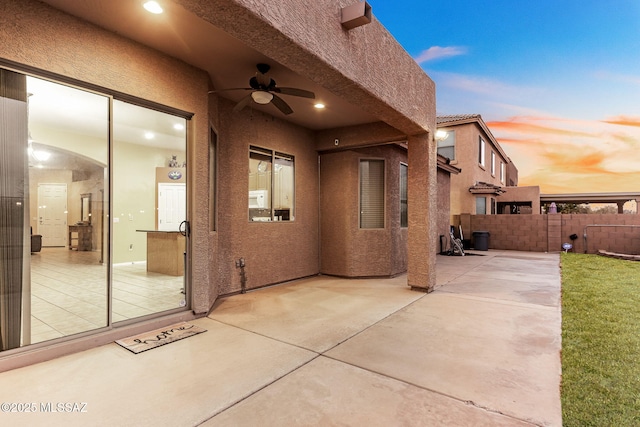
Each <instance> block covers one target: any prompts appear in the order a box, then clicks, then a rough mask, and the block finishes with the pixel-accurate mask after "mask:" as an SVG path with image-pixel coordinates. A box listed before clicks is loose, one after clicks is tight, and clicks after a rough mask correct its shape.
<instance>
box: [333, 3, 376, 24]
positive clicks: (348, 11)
mask: <svg viewBox="0 0 640 427" xmlns="http://www.w3.org/2000/svg"><path fill="white" fill-rule="evenodd" d="M341 12H342V17H341V18H342V19H341V22H340V23H341V24H342V27H343V28H344V29H345V30H352V29H354V28H356V27H360V26H362V25H365V24H368V23H370V22H371V6H370V5H369V3H367V2H366V1H363V2H358V3H355V4H352V5H351V6H347V7H343V8H342V9H341Z"/></svg>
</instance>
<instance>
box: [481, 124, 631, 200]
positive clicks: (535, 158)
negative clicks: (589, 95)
mask: <svg viewBox="0 0 640 427" xmlns="http://www.w3.org/2000/svg"><path fill="white" fill-rule="evenodd" d="M487 126H488V127H489V129H491V131H492V133H493V134H494V135H495V137H496V139H497V140H498V141H499V143H500V145H501V146H502V147H503V149H504V150H505V152H506V153H507V155H508V156H509V157H510V158H511V159H512V160H513V162H514V163H515V165H516V167H517V168H518V171H519V185H537V186H540V189H541V191H542V192H543V193H556V192H557V193H563V192H607V191H636V190H637V185H636V183H637V182H638V178H639V177H640V170H639V168H638V164H640V150H638V149H637V147H638V143H639V141H640V118H638V117H629V116H619V117H613V118H611V119H610V120H577V119H568V118H563V117H554V116H550V115H549V116H545V115H540V116H537V115H530V116H515V117H510V118H508V119H506V120H502V121H493V122H491V121H488V122H487ZM622 126H624V127H622ZM621 129H622V131H621Z"/></svg>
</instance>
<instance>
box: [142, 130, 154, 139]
mask: <svg viewBox="0 0 640 427" xmlns="http://www.w3.org/2000/svg"><path fill="white" fill-rule="evenodd" d="M144 137H145V138H146V139H153V138H154V137H155V135H154V134H153V132H145V133H144Z"/></svg>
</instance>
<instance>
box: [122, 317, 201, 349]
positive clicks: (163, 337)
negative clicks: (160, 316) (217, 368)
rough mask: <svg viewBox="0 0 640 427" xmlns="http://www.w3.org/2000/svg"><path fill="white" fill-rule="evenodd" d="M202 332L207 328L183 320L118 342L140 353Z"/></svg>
mask: <svg viewBox="0 0 640 427" xmlns="http://www.w3.org/2000/svg"><path fill="white" fill-rule="evenodd" d="M202 332H207V330H206V329H203V328H201V327H199V326H196V325H192V324H190V323H187V322H182V323H176V324H175V325H171V326H166V327H164V328H160V329H155V330H153V331H149V332H145V333H142V334H138V335H134V336H132V337H129V338H123V339H121V340H117V341H116V343H117V344H118V345H120V346H122V347H124V348H126V349H127V350H129V351H130V352H132V353H135V354H138V353H142V352H143V351H147V350H152V349H154V348H158V347H160V346H163V345H165V344H170V343H172V342H176V341H179V340H181V339H184V338H189V337H192V336H194V335H198V334H201V333H202Z"/></svg>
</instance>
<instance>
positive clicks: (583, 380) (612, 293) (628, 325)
mask: <svg viewBox="0 0 640 427" xmlns="http://www.w3.org/2000/svg"><path fill="white" fill-rule="evenodd" d="M561 260H562V392H561V397H562V418H563V425H565V426H598V427H599V426H640V262H636V261H623V260H618V259H613V258H606V257H603V256H599V255H584V254H572V253H563V254H562V258H561Z"/></svg>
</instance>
